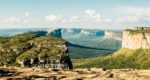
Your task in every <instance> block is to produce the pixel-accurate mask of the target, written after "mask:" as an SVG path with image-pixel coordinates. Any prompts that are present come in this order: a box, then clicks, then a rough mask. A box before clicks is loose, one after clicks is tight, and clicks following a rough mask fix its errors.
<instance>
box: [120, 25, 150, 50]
mask: <svg viewBox="0 0 150 80" xmlns="http://www.w3.org/2000/svg"><path fill="white" fill-rule="evenodd" d="M122 48H128V49H140V48H143V49H149V48H150V27H136V28H134V29H126V30H124V31H123V37H122Z"/></svg>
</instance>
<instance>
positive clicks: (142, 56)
mask: <svg viewBox="0 0 150 80" xmlns="http://www.w3.org/2000/svg"><path fill="white" fill-rule="evenodd" d="M73 64H74V67H75V68H93V67H96V68H108V69H119V68H135V69H150V49H137V50H131V49H126V48H122V49H120V50H119V51H117V52H115V53H114V54H112V55H109V56H106V57H99V58H87V59H74V60H73Z"/></svg>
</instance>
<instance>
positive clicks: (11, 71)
mask: <svg viewBox="0 0 150 80" xmlns="http://www.w3.org/2000/svg"><path fill="white" fill-rule="evenodd" d="M0 71H1V72H0V79H2V80H150V70H134V69H112V70H106V69H95V68H91V69H86V68H85V69H74V70H72V71H64V70H61V69H44V68H43V69H42V68H12V67H11V68H1V69H0Z"/></svg>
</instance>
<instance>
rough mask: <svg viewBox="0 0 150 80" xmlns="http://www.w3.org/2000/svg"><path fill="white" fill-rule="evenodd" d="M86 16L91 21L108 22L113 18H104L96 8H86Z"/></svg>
mask: <svg viewBox="0 0 150 80" xmlns="http://www.w3.org/2000/svg"><path fill="white" fill-rule="evenodd" d="M85 17H86V18H87V19H89V20H90V21H94V22H99V23H108V22H111V21H112V20H111V19H109V18H102V16H101V15H100V13H98V12H96V11H95V10H91V9H87V10H85Z"/></svg>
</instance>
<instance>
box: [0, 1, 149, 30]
mask: <svg viewBox="0 0 150 80" xmlns="http://www.w3.org/2000/svg"><path fill="white" fill-rule="evenodd" d="M149 4H150V0H0V28H29V27H31V28H36V27H39V28H46V27H65V28H99V29H103V28H107V29H125V28H131V27H134V26H149V25H150V24H149V23H150V5H149Z"/></svg>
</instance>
